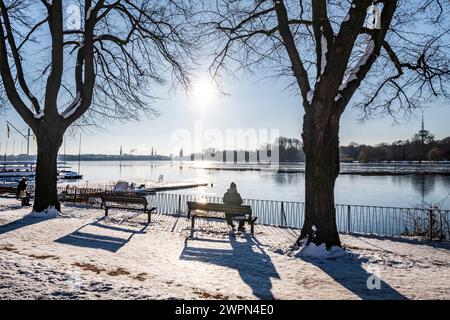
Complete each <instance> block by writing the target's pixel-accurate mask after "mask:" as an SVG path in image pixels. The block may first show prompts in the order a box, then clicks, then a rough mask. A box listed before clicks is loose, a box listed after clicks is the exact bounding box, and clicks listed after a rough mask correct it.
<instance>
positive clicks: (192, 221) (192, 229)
mask: <svg viewBox="0 0 450 320" xmlns="http://www.w3.org/2000/svg"><path fill="white" fill-rule="evenodd" d="M194 230H195V217H194V216H191V235H190V238H194Z"/></svg>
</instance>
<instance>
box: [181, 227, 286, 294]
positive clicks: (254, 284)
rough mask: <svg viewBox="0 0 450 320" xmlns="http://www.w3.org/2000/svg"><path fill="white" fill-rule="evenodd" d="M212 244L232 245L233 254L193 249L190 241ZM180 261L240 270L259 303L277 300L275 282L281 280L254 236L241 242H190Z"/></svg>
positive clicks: (184, 249) (231, 251)
mask: <svg viewBox="0 0 450 320" xmlns="http://www.w3.org/2000/svg"><path fill="white" fill-rule="evenodd" d="M210 240H211V242H223V243H230V245H231V250H227V249H211V248H202V247H191V246H189V241H206V242H210ZM240 240H244V241H240ZM254 249H256V250H254ZM180 259H182V260H189V261H201V262H206V263H211V264H215V265H219V266H224V267H228V268H232V269H236V270H237V271H238V272H239V276H240V277H241V279H242V280H243V281H244V282H245V283H246V284H247V285H248V286H249V287H250V288H251V289H252V291H253V294H254V295H255V296H256V297H258V298H259V299H273V298H274V297H273V294H272V282H271V278H275V279H279V278H280V276H279V274H278V272H277V270H276V268H275V266H274V264H273V263H272V260H271V259H270V257H269V255H267V254H266V252H265V251H264V250H263V249H262V248H261V246H260V245H259V243H258V242H257V241H255V239H254V238H253V237H252V236H250V235H246V237H245V238H244V239H239V240H238V239H236V238H235V237H233V236H230V237H229V240H216V239H204V238H203V239H198V238H193V239H192V238H190V239H186V241H185V246H184V248H183V251H182V253H181V255H180Z"/></svg>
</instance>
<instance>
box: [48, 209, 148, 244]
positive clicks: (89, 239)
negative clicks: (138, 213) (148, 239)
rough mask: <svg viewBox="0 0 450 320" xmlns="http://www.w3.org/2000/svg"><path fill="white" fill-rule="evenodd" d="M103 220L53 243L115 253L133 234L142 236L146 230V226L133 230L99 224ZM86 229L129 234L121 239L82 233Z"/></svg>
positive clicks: (85, 226)
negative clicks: (91, 228) (92, 228)
mask: <svg viewBox="0 0 450 320" xmlns="http://www.w3.org/2000/svg"><path fill="white" fill-rule="evenodd" d="M104 219H105V217H102V218H100V219H98V220H97V221H95V222H92V223H88V224H85V225H83V226H81V227H80V228H78V229H77V230H75V231H74V232H72V233H71V234H68V235H66V236H64V237H61V238H59V239H57V240H55V242H57V243H61V244H68V245H72V246H77V247H84V248H93V249H102V250H106V251H110V252H117V251H118V250H119V249H120V248H122V247H123V246H124V245H125V244H127V243H128V242H129V241H130V240H131V238H132V237H133V236H134V235H135V234H143V233H145V232H144V230H145V229H146V228H147V225H145V226H143V227H142V228H141V229H140V230H133V229H128V228H124V227H121V226H113V225H108V224H104V223H101V222H102V221H103V220H104ZM88 227H94V228H98V230H100V229H108V230H111V231H115V232H121V233H125V234H129V236H127V237H124V238H122V237H114V236H109V235H101V234H96V233H92V232H88V231H83V229H87V228H88Z"/></svg>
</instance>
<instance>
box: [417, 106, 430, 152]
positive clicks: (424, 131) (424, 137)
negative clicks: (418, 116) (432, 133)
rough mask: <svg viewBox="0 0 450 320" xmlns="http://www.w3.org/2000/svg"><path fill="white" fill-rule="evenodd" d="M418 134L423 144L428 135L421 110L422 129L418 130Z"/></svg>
mask: <svg viewBox="0 0 450 320" xmlns="http://www.w3.org/2000/svg"><path fill="white" fill-rule="evenodd" d="M419 136H420V139H421V141H422V144H425V139H426V137H427V136H428V130H425V121H424V120H423V110H422V129H421V130H420V131H419Z"/></svg>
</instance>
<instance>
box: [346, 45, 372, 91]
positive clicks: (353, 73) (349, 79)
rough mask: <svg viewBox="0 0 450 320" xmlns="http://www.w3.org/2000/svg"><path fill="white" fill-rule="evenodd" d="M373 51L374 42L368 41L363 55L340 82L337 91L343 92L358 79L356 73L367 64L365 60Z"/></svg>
mask: <svg viewBox="0 0 450 320" xmlns="http://www.w3.org/2000/svg"><path fill="white" fill-rule="evenodd" d="M374 50H375V41H374V40H373V39H371V40H370V41H369V44H368V45H367V49H366V51H365V53H364V55H363V56H362V57H361V59H360V60H359V61H358V63H357V64H356V66H355V67H354V68H353V69H352V70H351V71H350V73H349V75H348V76H347V78H346V79H345V80H344V82H342V84H341V85H340V86H339V91H343V90H345V89H346V88H347V85H348V84H349V83H350V82H352V81H353V80H357V79H358V76H357V74H358V72H359V70H360V69H361V67H362V66H364V65H365V64H366V63H367V60H369V58H370V56H371V55H372V54H373V51H374Z"/></svg>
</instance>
